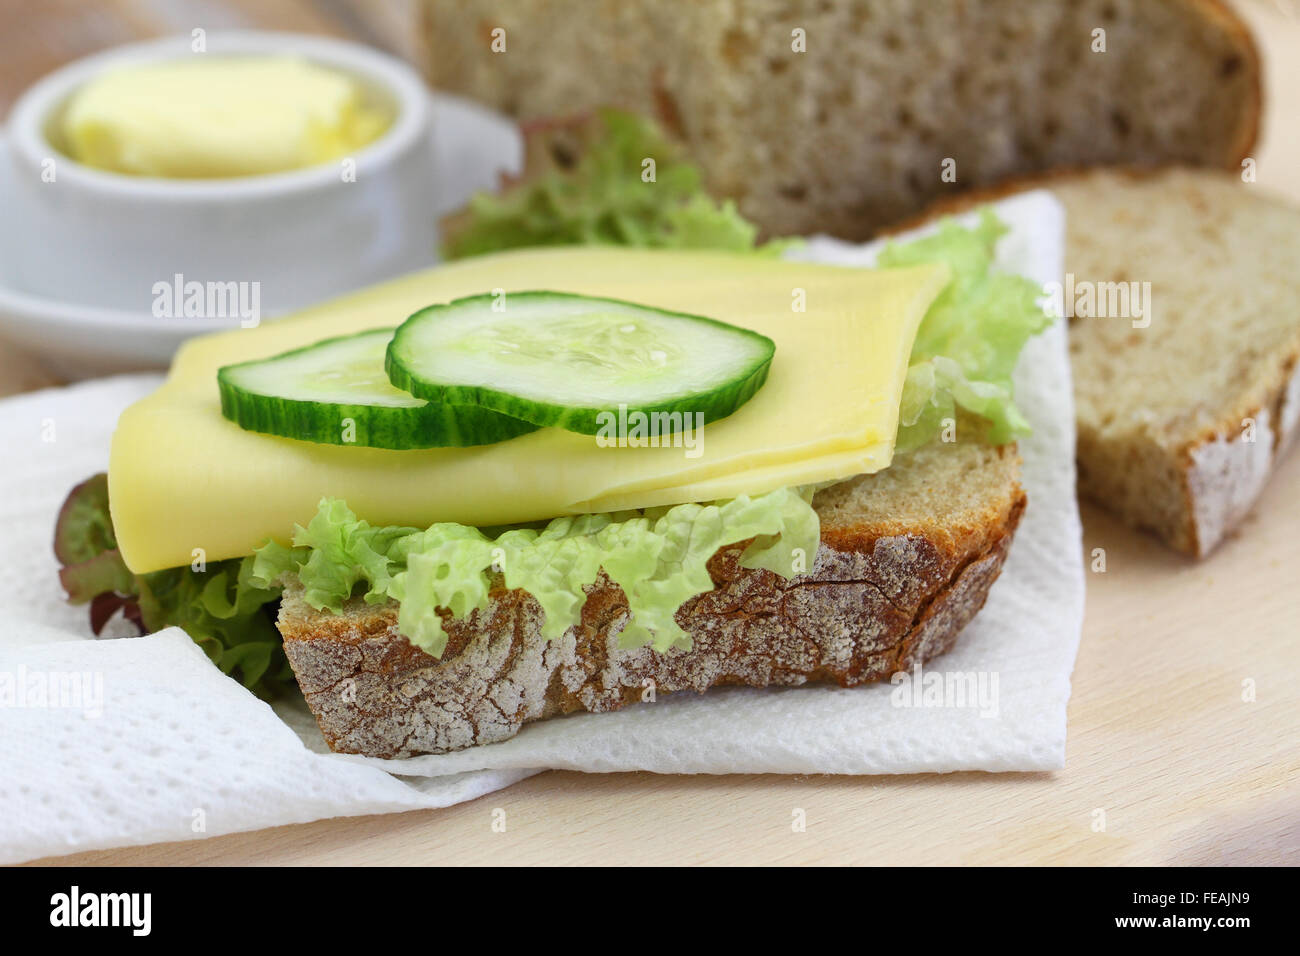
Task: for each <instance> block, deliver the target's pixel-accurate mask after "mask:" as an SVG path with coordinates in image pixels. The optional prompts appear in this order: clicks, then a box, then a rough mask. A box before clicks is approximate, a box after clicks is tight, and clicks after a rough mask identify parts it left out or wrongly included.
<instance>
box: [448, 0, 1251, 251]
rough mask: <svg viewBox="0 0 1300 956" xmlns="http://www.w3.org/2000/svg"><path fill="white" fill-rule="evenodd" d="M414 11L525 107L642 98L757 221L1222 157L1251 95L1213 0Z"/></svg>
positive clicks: (843, 220) (1229, 161)
mask: <svg viewBox="0 0 1300 956" xmlns="http://www.w3.org/2000/svg"><path fill="white" fill-rule="evenodd" d="M423 10H424V16H425V27H424V34H425V39H426V40H427V43H426V44H425V46H426V48H427V50H428V52H427V65H428V74H429V76H430V79H431V81H432V82H433V84H434V85H435V86H437V87H439V88H442V89H446V90H452V91H455V92H459V93H463V94H466V95H468V96H471V97H474V98H476V99H479V100H482V101H483V102H486V103H488V104H490V105H492V106H494V107H496V108H498V109H500V110H503V111H505V112H506V113H508V114H510V115H512V116H516V117H519V118H521V119H532V118H537V117H542V116H553V115H563V114H571V113H574V112H579V111H583V110H587V109H590V108H593V107H595V106H599V105H602V104H609V105H615V106H622V107H625V108H628V109H635V110H639V111H641V112H644V113H646V114H648V115H653V116H656V117H658V118H659V120H660V121H661V122H663V123H664V124H665V125H666V126H667V127H668V128H669V129H670V131H672V132H674V133H676V134H677V135H678V136H680V137H681V138H682V139H683V140H684V141H685V143H686V145H687V147H688V149H689V151H690V153H691V154H692V156H693V158H694V159H695V160H696V162H698V163H699V164H700V166H701V169H702V170H703V173H704V178H705V184H706V186H707V187H708V189H709V191H710V192H711V193H712V194H713V195H714V196H716V197H718V198H724V197H729V198H734V199H735V200H736V201H737V203H738V205H739V207H740V210H741V211H742V212H743V213H744V214H745V215H746V216H747V217H748V218H750V219H751V220H753V221H755V222H757V223H758V224H759V226H760V227H761V228H762V229H763V231H764V232H765V233H766V234H767V235H787V234H805V233H811V232H828V233H831V234H832V235H836V236H841V237H843V238H848V239H861V238H866V237H868V236H870V235H872V234H873V233H874V232H876V230H877V229H878V228H880V227H882V226H884V225H886V224H888V223H891V222H893V221H896V220H899V219H902V218H904V217H906V216H909V215H913V214H915V213H916V212H918V211H920V210H921V209H922V208H923V207H924V206H926V205H927V204H929V203H930V202H931V201H933V200H935V199H937V198H939V197H942V196H951V195H953V194H955V193H957V192H959V191H961V190H963V189H966V188H970V187H980V186H984V185H989V184H992V183H996V182H998V181H1001V180H1003V179H1005V178H1007V177H1010V176H1016V175H1024V174H1029V173H1033V172H1035V171H1039V170H1045V169H1051V168H1056V167H1059V166H1062V165H1069V166H1090V165H1096V164H1143V165H1157V164H1170V163H1185V164H1192V165H1210V166H1232V167H1236V166H1238V164H1239V163H1240V161H1241V160H1242V158H1243V157H1244V156H1245V155H1246V154H1247V153H1248V151H1249V150H1250V148H1251V146H1252V144H1253V143H1254V140H1255V136H1256V131H1257V126H1258V122H1259V115H1260V67H1259V61H1258V57H1257V54H1256V51H1255V48H1254V45H1253V43H1252V42H1251V39H1250V36H1249V34H1248V32H1247V30H1246V28H1245V27H1244V26H1243V24H1242V23H1241V22H1240V21H1239V20H1238V19H1237V18H1236V17H1235V16H1234V15H1233V14H1232V13H1231V12H1230V11H1229V9H1228V8H1227V7H1225V6H1224V5H1223V4H1221V3H1219V2H1217V0H1037V2H1033V3H1027V2H1025V0H895V2H881V0H843V2H836V3H826V2H820V0H746V2H745V3H743V4H737V3H734V2H732V0H692V2H690V3H653V2H651V0H617V2H615V0H424V4H423ZM498 30H500V31H504V33H496V32H494V31H498ZM794 31H802V34H801V35H802V37H803V39H804V43H805V50H806V52H796V51H795V50H794V49H793V48H792V47H793V46H794V45H797V43H796V41H797V38H798V37H797V35H795V34H794ZM1096 31H1103V32H1102V33H1097V32H1096ZM1103 40H1104V52H1101V51H1099V50H1098V51H1095V48H1097V47H1098V46H1099V44H1100V43H1101V42H1103ZM502 44H504V48H502ZM494 46H495V48H496V49H497V50H500V51H501V52H494ZM948 160H951V161H952V162H953V163H954V164H955V165H953V166H952V167H951V168H952V171H953V172H954V173H955V181H952V180H951V178H945V177H944V176H943V173H944V172H945V169H946V168H947V167H946V166H945V161H948Z"/></svg>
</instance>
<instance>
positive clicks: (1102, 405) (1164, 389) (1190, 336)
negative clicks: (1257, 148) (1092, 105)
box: [1049, 169, 1300, 556]
mask: <svg viewBox="0 0 1300 956" xmlns="http://www.w3.org/2000/svg"><path fill="white" fill-rule="evenodd" d="M1049 185H1050V188H1051V189H1052V191H1053V192H1054V193H1055V194H1056V195H1057V196H1058V197H1059V198H1060V199H1061V200H1062V202H1064V204H1065V206H1066V210H1067V213H1068V225H1067V238H1066V256H1065V260H1066V269H1067V272H1069V273H1072V274H1073V276H1074V283H1075V285H1076V286H1081V287H1083V288H1085V289H1086V286H1082V284H1083V283H1085V282H1087V283H1098V282H1117V283H1118V282H1128V283H1132V282H1136V283H1146V282H1149V283H1150V303H1149V305H1150V310H1149V313H1148V314H1147V315H1144V316H1142V317H1141V318H1137V319H1134V318H1132V317H1131V316H1116V317H1106V316H1101V315H1095V314H1094V315H1078V316H1075V317H1074V318H1073V319H1072V320H1071V324H1070V355H1071V359H1072V362H1073V365H1074V382H1075V402H1076V407H1077V416H1078V434H1079V444H1078V461H1079V490H1080V492H1081V493H1082V494H1084V495H1086V496H1087V497H1089V498H1091V499H1093V500H1095V501H1097V502H1098V503H1100V504H1101V505H1103V506H1104V507H1106V508H1108V509H1110V510H1111V511H1113V512H1115V513H1116V514H1118V515H1119V516H1120V517H1122V518H1124V519H1125V520H1126V521H1127V522H1129V523H1130V524H1133V525H1134V526H1136V527H1140V528H1145V529H1149V530H1151V531H1154V532H1155V533H1156V534H1158V535H1159V536H1160V537H1161V538H1163V539H1164V540H1165V541H1166V542H1168V543H1169V544H1170V545H1172V546H1173V547H1175V548H1177V549H1178V550H1180V551H1185V552H1188V553H1189V554H1193V555H1197V556H1204V555H1206V554H1208V553H1209V552H1210V551H1211V550H1212V549H1213V548H1214V546H1215V545H1216V544H1218V543H1219V542H1220V541H1221V540H1222V539H1223V537H1224V535H1225V534H1227V533H1228V532H1229V531H1230V530H1231V529H1232V527H1233V525H1235V524H1236V523H1237V522H1238V521H1240V520H1241V518H1242V517H1243V516H1244V515H1245V514H1246V512H1247V511H1249V510H1250V507H1251V505H1252V504H1253V503H1254V501H1255V499H1256V498H1257V497H1258V495H1259V493H1260V491H1261V490H1262V489H1263V486H1264V483H1265V482H1266V481H1267V479H1268V476H1269V473H1270V472H1271V470H1272V468H1273V465H1274V463H1275V461H1276V460H1277V458H1278V456H1279V455H1280V454H1281V453H1282V452H1283V451H1285V449H1286V447H1287V445H1288V444H1289V442H1290V441H1291V440H1292V439H1293V438H1294V437H1295V434H1296V431H1297V424H1298V423H1300V368H1298V367H1297V362H1298V361H1300V209H1295V208H1292V207H1289V206H1288V205H1287V204H1286V203H1284V202H1283V201H1282V200H1280V199H1278V198H1276V197H1273V196H1270V195H1269V194H1268V193H1267V192H1265V191H1263V190H1262V189H1260V187H1258V186H1255V185H1252V184H1244V183H1242V182H1241V180H1240V178H1239V177H1237V176H1232V175H1229V174H1218V173H1213V172H1210V171H1206V170H1197V171H1191V170H1177V169H1173V170H1166V171H1162V172H1159V173H1156V174H1150V175H1137V174H1126V173H1122V172H1115V171H1095V172H1088V173H1081V174H1078V175H1072V176H1068V177H1062V178H1060V179H1057V180H1055V181H1054V182H1052V183H1051V184H1049ZM1136 288H1137V289H1139V290H1140V289H1141V288H1142V287H1141V286H1138V287H1136ZM1133 289H1134V287H1130V291H1132V290H1133ZM1083 294H1086V292H1085V293H1083ZM1078 296H1079V293H1076V299H1077V298H1078ZM1108 297H1109V289H1108V290H1107V298H1108ZM1102 298H1103V297H1102V296H1101V295H1097V296H1096V301H1097V302H1098V303H1100V302H1101V300H1102ZM1092 311H1094V312H1096V311H1098V309H1096V308H1094V309H1093V310H1092ZM1108 311H1109V310H1108ZM1129 311H1130V312H1133V311H1135V310H1133V309H1131V308H1130V310H1129ZM1148 321H1149V322H1150V325H1149V326H1147V327H1142V326H1143V325H1144V324H1145V323H1146V322H1148ZM1135 325H1136V326H1138V327H1135Z"/></svg>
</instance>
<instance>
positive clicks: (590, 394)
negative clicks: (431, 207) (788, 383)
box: [385, 291, 776, 435]
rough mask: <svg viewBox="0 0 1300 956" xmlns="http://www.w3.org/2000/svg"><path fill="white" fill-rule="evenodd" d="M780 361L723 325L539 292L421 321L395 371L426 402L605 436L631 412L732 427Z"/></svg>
mask: <svg viewBox="0 0 1300 956" xmlns="http://www.w3.org/2000/svg"><path fill="white" fill-rule="evenodd" d="M775 351H776V345H775V343H774V342H773V341H772V340H771V339H769V338H768V337H767V336H764V335H760V334H759V333H757V332H753V331H751V330H749V329H743V328H739V327H737V326H734V325H729V324H728V323H726V322H720V321H718V320H717V319H709V318H705V317H703V316H698V315H689V314H686V313H683V312H670V311H667V310H663V309H656V308H652V307H650V306H645V305H638V304H635V303H632V302H625V301H622V300H620V299H607V298H598V297H594V296H584V295H571V294H568V293H563V292H542V291H533V292H512V293H508V294H503V295H476V296H469V297H466V298H463V299H456V300H455V301H453V302H449V303H446V304H441V305H433V306H429V307H428V308H426V309H422V310H421V311H419V312H416V313H415V314H414V315H412V316H411V317H410V318H409V319H407V320H406V321H405V322H404V323H402V325H400V326H399V327H398V329H397V332H396V334H395V335H394V336H393V340H392V342H391V343H390V344H389V346H388V354H387V357H386V359H385V368H386V369H387V371H388V377H389V380H390V381H391V382H392V383H393V385H395V386H396V387H398V388H400V389H403V390H404V391H407V392H409V393H410V394H412V395H415V396H416V397H418V398H424V399H428V400H429V401H431V402H442V403H446V404H451V405H476V406H479V407H481V408H484V409H490V410H492V411H494V412H499V413H500V414H503V415H508V416H510V417H511V418H516V419H522V420H524V421H528V422H532V423H533V424H535V425H540V426H553V427H558V428H564V429H567V430H569V431H573V432H580V433H582V434H587V435H594V434H597V433H598V432H600V431H601V428H602V419H603V418H604V416H606V415H609V414H615V415H617V414H619V413H620V412H624V411H625V412H627V413H629V414H631V413H635V412H641V413H644V414H646V415H656V414H662V415H665V416H673V417H674V418H677V416H679V415H691V416H693V417H692V418H691V419H690V420H691V421H693V422H697V423H699V424H703V423H706V422H711V421H716V420H717V419H720V418H725V417H726V416H728V415H730V414H732V413H733V412H735V411H736V409H738V408H740V406H741V405H743V404H744V403H745V402H747V401H749V399H750V398H752V397H753V395H754V393H755V392H757V391H758V389H759V388H761V387H762V385H763V383H764V381H766V379H767V373H768V369H769V368H770V367H771V363H772V356H773V355H774V353H775ZM664 420H665V421H667V420H669V419H668V418H665V419H664ZM677 420H681V419H680V418H677Z"/></svg>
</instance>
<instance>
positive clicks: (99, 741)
mask: <svg viewBox="0 0 1300 956" xmlns="http://www.w3.org/2000/svg"><path fill="white" fill-rule="evenodd" d="M999 214H1000V215H1001V216H1002V218H1003V219H1005V220H1006V221H1007V222H1008V223H1009V224H1010V225H1011V226H1012V229H1013V231H1012V234H1011V235H1009V236H1007V237H1006V238H1004V239H1003V241H1002V244H1001V246H1000V247H999V264H1000V266H1001V267H1003V268H1006V269H1008V270H1011V271H1015V272H1019V273H1022V274H1025V275H1028V276H1030V277H1031V278H1033V279H1035V280H1036V281H1038V282H1042V283H1047V282H1051V281H1058V280H1059V278H1060V274H1061V268H1062V265H1061V262H1062V246H1063V224H1064V220H1063V214H1062V211H1061V208H1060V206H1059V205H1058V204H1057V203H1056V202H1055V200H1053V199H1052V198H1051V196H1050V195H1048V194H1046V193H1030V194H1025V195H1022V196H1018V197H1015V198H1013V199H1009V200H1006V201H1004V202H1002V203H1000V204H999ZM874 251H875V250H874V248H873V247H860V246H852V245H847V244H844V243H839V242H835V241H833V240H824V239H818V240H814V241H813V242H812V243H811V244H810V245H809V247H808V248H807V249H805V250H803V251H802V252H801V253H800V255H801V256H803V257H806V258H812V259H816V260H819V261H826V262H838V263H843V264H864V265H865V264H868V263H869V262H870V261H871V259H872V257H873V256H874ZM1025 359H1026V360H1025V361H1023V362H1022V363H1021V366H1020V371H1019V374H1018V382H1017V387H1018V389H1019V393H1018V395H1019V403H1020V405H1021V407H1022V408H1023V409H1024V411H1025V413H1026V414H1027V415H1028V417H1029V418H1030V420H1031V422H1032V424H1033V427H1034V434H1033V435H1032V437H1030V438H1029V439H1027V440H1026V441H1024V442H1022V443H1021V453H1022V455H1023V457H1024V472H1023V478H1022V482H1023V484H1024V486H1025V488H1026V490H1027V493H1028V496H1029V506H1028V509H1027V511H1026V512H1025V517H1024V519H1023V521H1022V522H1021V525H1020V529H1019V531H1018V532H1017V535H1016V538H1015V542H1014V544H1013V546H1012V548H1011V553H1010V556H1009V558H1008V560H1007V563H1006V566H1005V568H1004V570H1003V572H1002V576H1001V578H1000V579H999V580H998V582H997V583H996V584H995V585H994V587H993V590H992V593H991V594H990V596H989V600H988V603H987V604H986V606H985V608H984V610H983V611H981V613H980V614H979V616H978V617H977V618H976V620H975V621H974V622H973V623H972V625H971V626H970V627H969V628H968V629H967V631H966V633H965V634H964V635H963V636H962V637H961V639H960V640H959V642H958V644H957V647H956V648H955V649H954V650H953V651H952V652H950V653H949V654H947V655H944V656H943V657H941V658H939V659H937V660H935V661H933V662H932V664H931V666H930V668H928V669H927V672H928V674H929V675H930V676H929V678H928V679H927V680H925V681H923V682H922V683H921V684H920V685H919V690H918V691H917V692H916V693H913V691H912V689H911V687H910V685H897V686H891V685H888V684H885V685H878V686H873V687H865V688H857V689H853V690H841V689H838V688H831V687H806V688H789V689H782V690H752V689H744V688H735V689H728V690H716V691H710V692H708V693H707V694H704V695H699V696H697V695H694V694H689V693H683V694H677V695H665V696H664V697H662V698H660V699H659V701H658V702H657V703H654V704H641V705H637V706H634V707H630V708H627V709H626V710H623V711H620V712H618V713H615V714H602V715H586V714H582V715H573V716H570V717H566V718H561V719H556V720H549V721H543V722H540V723H537V724H532V725H529V726H527V727H526V728H525V729H524V730H523V731H522V732H521V733H520V734H519V735H518V736H517V737H515V738H514V739H512V740H509V741H505V742H503V743H500V744H494V745H492V746H488V747H478V748H474V749H471V750H467V751H462V752H459V753H454V754H445V755H440V756H424V757H416V758H412V759H410V760H405V761H391V760H375V759H369V758H364V757H356V756H345V755H337V754H330V753H327V752H325V747H324V745H323V742H322V740H321V738H320V735H319V733H318V732H317V731H316V729H315V725H314V723H313V722H312V721H311V719H310V716H309V715H307V713H306V711H305V708H304V707H302V705H301V704H298V705H296V706H295V705H292V704H289V705H279V706H278V707H277V708H276V709H274V710H273V709H272V708H271V707H269V706H267V705H266V704H264V703H262V702H261V701H259V700H257V699H256V698H255V697H253V696H252V695H251V694H249V693H248V692H246V691H245V690H244V689H243V688H242V687H241V686H240V685H238V684H237V683H236V682H234V681H232V680H229V679H227V678H226V677H224V676H223V675H221V673H220V672H219V671H217V670H216V669H215V668H214V667H212V666H211V665H210V664H209V663H208V660H207V658H206V657H205V656H204V655H203V653H202V652H201V651H200V650H199V649H198V648H197V647H196V646H195V645H194V644H193V643H192V642H191V641H190V640H189V639H188V638H187V637H186V636H185V635H184V634H183V633H182V632H180V631H179V630H177V629H174V628H173V629H169V630H167V631H163V632H161V633H159V634H157V635H153V636H151V637H146V638H135V639H122V640H94V639H91V638H90V635H89V629H88V626H87V623H86V611H85V609H84V608H71V607H68V606H67V605H66V604H65V603H64V602H63V594H62V590H61V588H60V587H59V583H58V579H57V575H56V563H55V561H54V558H53V554H52V552H51V544H50V543H51V538H52V533H53V527H54V518H55V514H56V512H57V509H58V506H59V504H60V503H61V501H62V499H63V497H64V495H65V494H66V493H67V491H68V489H69V488H70V487H71V486H72V485H73V484H75V483H76V482H78V481H80V480H82V479H83V478H85V477H87V476H88V475H90V474H92V473H93V472H95V471H100V470H103V469H104V468H105V466H106V464H107V461H108V445H109V437H110V435H111V433H112V429H113V425H114V423H115V422H116V419H117V416H118V414H119V413H120V412H121V410H122V409H123V408H124V407H125V406H126V405H127V404H129V403H130V402H131V401H133V400H135V399H136V398H138V397H140V396H142V395H144V394H146V393H147V392H149V391H150V390H151V389H152V388H153V387H155V386H156V384H157V381H158V378H157V377H156V376H129V377H122V378H116V379H109V380H103V381H99V382H90V383H84V384H82V385H78V386H74V387H71V388H66V389H52V390H49V391H45V392H39V393H35V394H31V395H25V396H20V397H18V398H13V399H8V400H6V401H4V402H0V441H2V442H3V447H4V448H5V450H6V464H5V466H4V470H3V473H2V474H0V527H3V528H4V534H3V535H2V536H0V567H2V568H3V570H4V579H5V582H6V593H7V596H8V599H7V600H6V601H5V602H3V604H0V862H12V861H17V860H23V859H30V858H33V857H37V856H43V855H47V854H56V853H70V852H75V851H79V850H87V849H96V848H103V847H111V846H121V845H127V844H135V843H150V842H158V841H165V840H181V839H190V838H196V837H200V836H211V835H216V834H222V833H231V832H236V831H241V830H250V829H257V828H260V827H267V826H274V825H278V824H284V823H294V822H302V821H307V820H314V819H319V818H322V817H330V816H348V815H360V814H368V813H379V812H387V811H396V810H407V809H412V808H417V807H437V806H447V805H450V804H453V803H457V802H460V801H462V800H468V799H472V798H474V797H477V796H480V795H482V794H485V793H489V792H491V791H493V790H496V789H499V788H501V787H504V786H508V785H509V784H511V783H513V782H515V781H517V780H520V779H522V778H523V777H526V776H528V775H529V774H531V773H535V772H537V769H536V768H548V767H556V768H566V769H576V770H586V771H593V772H603V771H620V770H652V771H655V772H660V773H732V772H743V773H754V772H772V773H911V772H916V771H932V772H946V771H955V770H1001V771H1006V770H1050V769H1054V768H1057V767H1060V766H1061V765H1062V764H1063V762H1064V754H1065V709H1066V703H1067V701H1068V699H1069V693H1070V671H1071V669H1072V667H1073V664H1074V657H1075V651H1076V649H1077V647H1078V640H1079V631H1080V625H1081V622H1082V613H1083V567H1082V556H1081V552H1080V544H1079V542H1080V528H1079V518H1078V511H1077V508H1076V505H1075V499H1074V467H1073V456H1074V418H1073V407H1072V401H1071V392H1070V374H1069V365H1068V361H1067V354H1066V347H1065V330H1064V328H1063V327H1062V325H1061V324H1060V323H1057V325H1056V326H1055V327H1054V328H1053V329H1052V330H1050V331H1049V332H1047V333H1046V334H1044V335H1042V336H1040V337H1038V338H1037V339H1035V340H1034V341H1032V342H1031V344H1030V345H1029V347H1028V349H1027V351H1026V356H1025ZM159 453H160V454H165V453H166V449H159ZM958 674H963V675H970V677H969V678H967V680H969V681H970V683H969V684H966V683H964V686H969V687H971V688H972V689H973V688H976V687H979V688H980V689H981V690H982V691H983V693H984V698H983V702H982V704H981V703H979V702H972V703H973V705H972V706H952V704H953V703H954V701H953V700H952V699H951V698H947V699H946V700H944V701H941V702H942V703H946V704H947V705H946V706H916V705H917V704H925V703H926V701H927V698H926V695H925V692H924V691H925V688H926V686H927V685H930V684H932V683H933V681H934V679H935V678H934V675H941V676H946V675H954V676H955V675H958ZM6 681H7V684H6ZM980 682H982V683H980ZM949 683H951V678H950V679H949ZM6 687H7V689H8V696H5V695H6ZM904 691H906V693H904ZM904 702H907V703H911V704H913V706H900V704H902V703H904ZM394 774H400V775H402V776H400V777H398V776H394Z"/></svg>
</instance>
